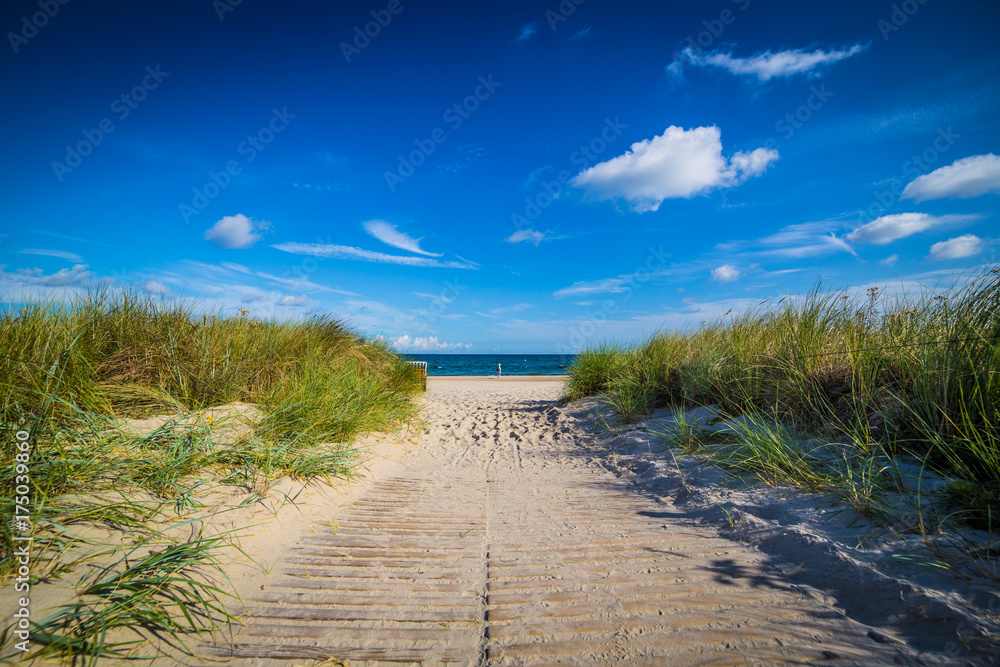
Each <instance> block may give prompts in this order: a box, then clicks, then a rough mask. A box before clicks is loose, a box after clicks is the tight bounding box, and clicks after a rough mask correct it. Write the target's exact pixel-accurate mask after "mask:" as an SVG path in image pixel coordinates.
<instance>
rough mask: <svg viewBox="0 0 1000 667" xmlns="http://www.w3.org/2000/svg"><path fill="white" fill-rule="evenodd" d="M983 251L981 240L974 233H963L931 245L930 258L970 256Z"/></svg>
mask: <svg viewBox="0 0 1000 667" xmlns="http://www.w3.org/2000/svg"><path fill="white" fill-rule="evenodd" d="M982 251H983V240H982V239H981V238H979V237H978V236H976V235H975V234H963V235H962V236H958V237H956V238H953V239H948V240H947V241H941V242H940V243H935V244H934V245H932V246H931V252H930V255H929V256H930V258H931V259H934V260H943V259H961V258H963V257H972V256H973V255H978V254H979V253H981V252H982Z"/></svg>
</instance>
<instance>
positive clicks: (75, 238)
mask: <svg viewBox="0 0 1000 667" xmlns="http://www.w3.org/2000/svg"><path fill="white" fill-rule="evenodd" d="M28 231H29V232H31V233H32V234H41V235H42V236H49V237H51V238H54V239H66V240H67V241H78V242H80V243H90V244H92V245H101V246H104V247H106V248H120V247H121V246H117V245H112V244H110V243H103V242H101V241H94V240H93V239H84V238H80V237H79V236H69V235H67V234H60V233H59V232H53V231H49V230H48V229H29V230H28Z"/></svg>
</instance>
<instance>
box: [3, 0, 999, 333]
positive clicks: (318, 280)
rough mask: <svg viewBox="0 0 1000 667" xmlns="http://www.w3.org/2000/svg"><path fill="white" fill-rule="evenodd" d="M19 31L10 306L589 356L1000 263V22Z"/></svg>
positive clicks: (262, 7) (862, 5) (752, 4)
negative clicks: (780, 305)
mask: <svg viewBox="0 0 1000 667" xmlns="http://www.w3.org/2000/svg"><path fill="white" fill-rule="evenodd" d="M656 4H657V5H658V6H654V3H649V2H631V1H618V2H613V3H611V2H601V1H599V0H583V1H581V0H575V1H574V0H563V2H561V3H560V2H557V1H554V0H553V1H551V2H536V3H521V2H507V3H470V2H433V3H431V2H425V1H422V0H392V1H389V0H386V1H385V2H383V1H381V0H377V1H374V2H337V3H319V2H285V3H276V2H265V1H264V0H242V2H236V0H215V1H214V2H213V1H212V0H199V1H197V2H187V1H181V2H171V3H135V2H127V3H126V2H102V3H99V6H97V7H95V6H94V3H84V2H80V0H76V1H73V0H65V2H64V3H61V2H60V1H59V0H41V1H39V0H35V1H34V2H27V1H20V0H18V1H14V2H8V3H4V9H3V10H2V15H0V16H2V20H0V26H2V28H3V31H4V33H5V35H6V37H5V42H6V44H5V45H4V46H3V47H0V52H2V53H3V55H2V56H0V58H2V60H3V63H2V76H3V82H4V90H5V100H6V102H7V103H6V104H4V105H3V107H2V109H0V114H2V117H3V127H5V128H6V129H7V132H6V133H5V155H6V156H7V159H5V160H4V161H3V162H2V164H0V177H2V179H3V181H4V183H5V188H4V191H5V195H4V197H3V199H2V202H0V220H2V230H0V231H2V233H3V234H4V236H3V237H2V238H0V265H2V267H3V268H2V272H0V293H2V295H3V300H4V301H5V302H6V303H12V302H17V301H19V300H21V299H24V298H26V297H36V298H53V299H64V298H67V296H70V295H72V294H73V293H74V292H77V291H80V290H85V289H87V288H88V287H93V286H95V285H105V286H107V285H110V286H112V287H113V288H115V289H119V288H125V287H131V288H134V289H141V290H146V291H148V292H150V293H152V294H154V295H156V296H157V298H163V299H166V300H168V301H169V300H171V299H176V298H179V297H185V298H195V299H197V302H198V304H199V307H200V308H202V309H205V310H211V311H215V312H220V311H221V312H225V313H229V314H235V313H237V312H238V309H240V308H245V309H247V310H249V311H250V312H251V313H253V314H254V316H257V317H262V318H271V317H275V318H280V319H287V318H293V319H294V318H301V317H304V316H308V315H310V314H314V313H329V314H332V315H333V316H336V317H340V318H344V319H346V320H347V321H348V322H350V323H351V324H352V325H353V326H354V327H356V328H357V329H358V330H360V331H363V332H365V333H368V334H371V335H381V336H384V337H385V338H386V339H388V340H390V341H392V342H393V343H394V345H396V347H397V348H398V349H400V350H401V351H404V352H421V351H433V352H441V351H444V352H482V353H488V352H520V353H531V352H535V353H549V352H560V353H561V352H566V351H569V350H571V349H575V348H578V347H580V346H586V345H593V344H596V343H599V342H600V341H602V340H606V339H614V340H619V341H628V340H635V339H639V338H642V337H644V336H646V335H648V334H650V333H652V332H654V331H656V330H658V329H663V328H681V327H690V326H698V324H699V323H700V322H701V321H703V320H712V319H714V318H715V317H717V316H721V315H722V314H723V313H725V312H726V311H728V310H729V309H735V311H736V312H739V311H741V310H742V309H744V308H747V307H750V306H756V305H758V304H759V303H761V301H764V300H766V299H770V300H775V299H779V298H781V296H782V295H785V294H797V293H803V292H805V291H807V290H809V288H811V287H812V286H814V285H815V284H816V282H817V281H818V280H820V279H822V280H823V281H824V284H826V285H828V286H830V287H831V288H838V289H863V288H864V287H866V286H868V285H879V286H882V287H883V288H885V289H887V290H889V291H893V290H913V289H916V286H917V285H920V284H924V285H931V286H933V285H937V284H949V283H950V281H952V280H954V279H955V276H958V275H963V274H964V275H968V273H969V272H970V271H974V270H975V267H978V266H980V265H981V264H983V263H984V262H990V261H992V260H993V259H994V258H995V257H996V254H997V250H998V248H1000V240H998V237H1000V234H998V233H997V229H998V226H997V223H998V219H1000V217H998V215H1000V206H998V203H1000V158H998V157H997V154H1000V88H998V82H1000V42H998V40H997V38H996V30H997V28H998V27H1000V5H997V3H995V2H968V1H966V2H962V1H959V2H951V3H944V2H940V0H925V1H924V2H920V0H908V1H907V2H902V3H899V2H877V1H875V2H873V1H870V0H868V1H865V2H838V3H802V2H776V1H774V2H769V1H766V0H718V1H716V2H699V3H681V2H664V3H656Z"/></svg>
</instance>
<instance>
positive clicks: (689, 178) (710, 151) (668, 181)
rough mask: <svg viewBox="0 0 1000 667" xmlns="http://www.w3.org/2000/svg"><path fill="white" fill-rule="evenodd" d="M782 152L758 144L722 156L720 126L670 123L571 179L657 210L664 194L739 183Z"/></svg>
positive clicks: (640, 208)
mask: <svg viewBox="0 0 1000 667" xmlns="http://www.w3.org/2000/svg"><path fill="white" fill-rule="evenodd" d="M777 159H778V152H777V151H775V150H770V149H767V148H758V149H756V150H753V151H751V152H749V153H745V152H738V153H736V154H735V155H733V156H732V157H731V158H730V159H728V160H727V159H726V158H725V157H723V156H722V134H721V132H720V130H719V128H718V127H715V126H709V127H696V128H692V129H690V130H685V129H684V128H682V127H677V126H675V125H671V126H670V127H668V128H667V129H666V130H665V131H664V133H663V134H661V135H659V136H656V137H653V138H652V139H646V140H643V141H639V142H636V143H634V144H632V147H631V150H629V151H628V152H626V153H625V154H624V155H619V156H618V157H615V158H612V159H610V160H608V161H606V162H601V163H599V164H596V165H594V166H593V167H591V168H590V169H587V170H585V171H583V172H581V173H580V174H578V175H577V176H576V177H575V178H574V179H573V185H574V186H576V187H579V188H585V189H586V190H587V192H588V194H590V195H591V196H593V197H595V198H597V199H601V200H605V199H615V198H619V197H620V198H622V199H624V200H626V201H627V202H628V203H629V207H630V208H631V209H632V210H633V211H636V212H638V213H644V212H646V211H655V210H656V209H658V208H659V207H660V204H662V203H663V200H665V199H671V198H678V197H680V198H690V197H693V196H695V195H697V194H701V193H704V192H707V191H709V190H713V189H716V188H728V187H732V186H734V185H738V184H740V183H742V182H743V181H745V180H747V179H748V178H752V177H754V176H759V175H760V174H762V173H764V170H765V169H767V167H768V165H769V164H771V162H773V161H775V160H777Z"/></svg>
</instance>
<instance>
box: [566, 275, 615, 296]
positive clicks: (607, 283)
mask: <svg viewBox="0 0 1000 667" xmlns="http://www.w3.org/2000/svg"><path fill="white" fill-rule="evenodd" d="M626 289H628V283H627V282H626V279H625V278H621V277H619V278H602V279H601V280H580V281H577V282H575V283H573V284H572V285H570V286H569V287H563V288H562V289H559V290H556V291H555V292H553V294H552V296H555V297H564V296H580V295H583V294H619V293H621V292H624V291H625V290H626Z"/></svg>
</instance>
